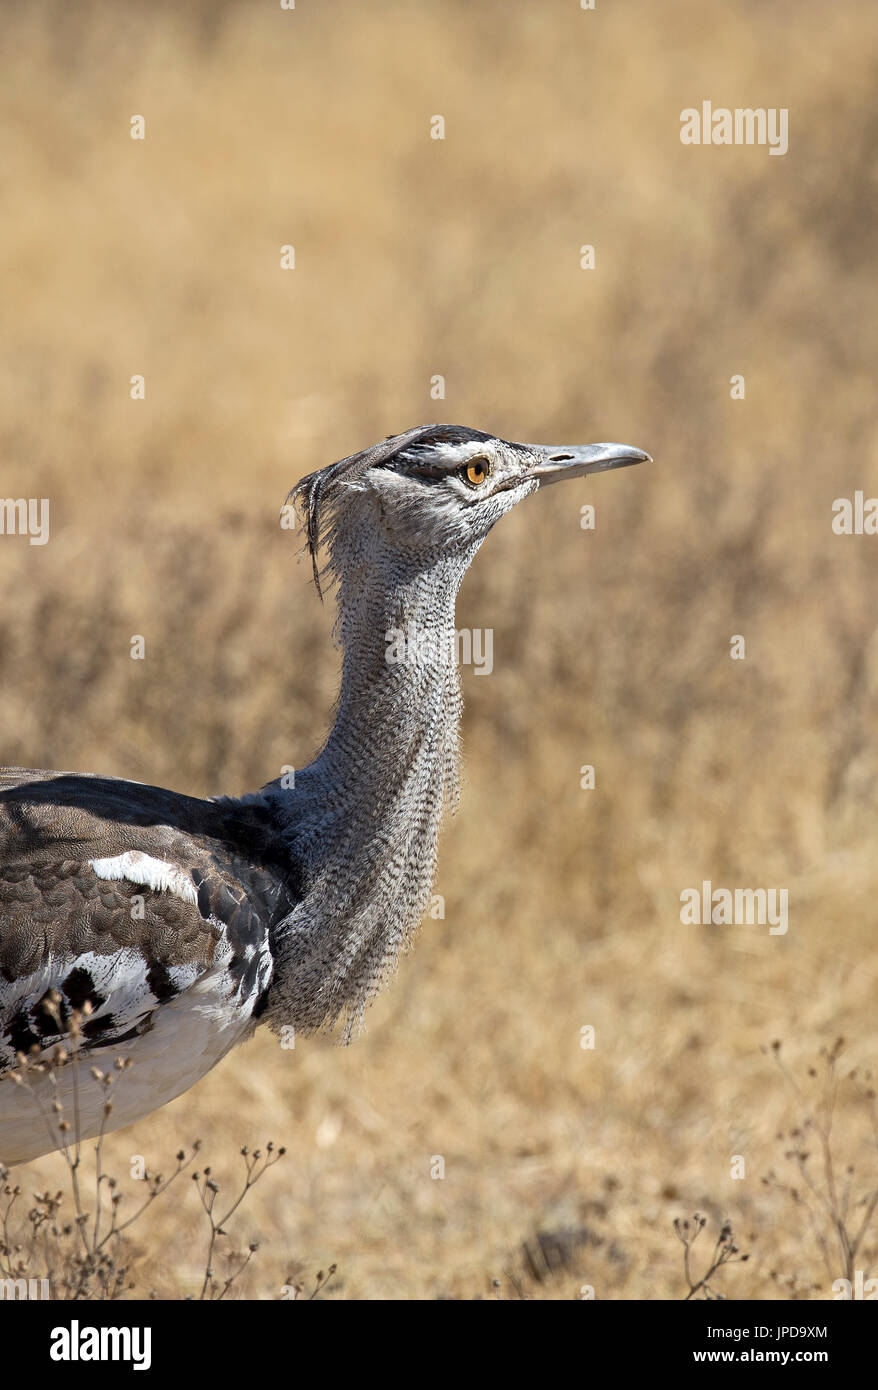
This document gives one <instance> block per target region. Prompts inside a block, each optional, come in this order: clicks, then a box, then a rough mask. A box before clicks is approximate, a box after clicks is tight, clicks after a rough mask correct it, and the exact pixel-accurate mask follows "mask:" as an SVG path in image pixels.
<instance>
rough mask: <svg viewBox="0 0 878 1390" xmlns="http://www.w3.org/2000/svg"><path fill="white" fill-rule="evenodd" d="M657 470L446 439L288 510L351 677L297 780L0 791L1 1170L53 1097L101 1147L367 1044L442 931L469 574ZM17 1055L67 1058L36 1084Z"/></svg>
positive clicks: (324, 484) (307, 492) (59, 778)
mask: <svg viewBox="0 0 878 1390" xmlns="http://www.w3.org/2000/svg"><path fill="white" fill-rule="evenodd" d="M648 458H649V455H648V454H645V453H643V452H642V451H641V450H640V449H634V448H630V447H628V446H627V445H623V444H588V445H577V446H573V447H570V448H550V447H547V446H544V445H536V444H515V443H510V442H509V441H508V440H504V439H499V438H495V437H494V436H493V435H490V434H485V433H484V432H483V431H481V430H474V429H468V428H465V427H463V426H459V425H426V426H422V427H420V428H416V429H410V430H407V431H406V432H405V433H404V434H399V435H395V436H393V437H391V438H389V439H386V440H384V441H383V443H380V444H376V445H374V446H373V447H372V448H369V449H365V450H363V452H362V453H358V454H354V455H352V456H351V457H349V458H345V459H342V460H341V461H340V462H338V463H334V464H332V465H331V466H330V467H328V468H324V469H322V470H320V471H319V472H316V473H312V474H310V475H309V476H308V477H306V478H303V479H302V480H301V482H300V483H298V485H297V486H296V487H295V488H294V489H293V492H292V493H291V494H290V496H291V498H292V499H293V504H292V505H293V506H294V507H295V508H296V510H297V511H298V514H299V515H300V517H301V518H302V521H303V524H304V527H305V532H306V536H307V542H308V546H309V547H310V552H311V558H312V562H313V565H314V577H315V580H316V582H317V587H318V590H319V589H320V582H321V578H323V579H324V580H325V579H329V580H330V581H333V582H334V583H335V584H336V586H337V603H338V625H337V632H338V636H339V639H340V645H341V647H342V651H343V664H342V677H341V690H340V695H339V700H338V707H337V717H336V720H335V724H334V727H333V729H332V731H331V733H330V734H329V737H328V739H327V741H326V744H325V746H324V747H323V749H322V751H321V752H320V754H319V755H318V756H317V758H316V759H315V760H314V761H313V762H312V763H310V765H309V766H307V767H305V768H303V769H302V770H300V771H297V772H296V773H295V775H294V778H293V779H290V778H289V777H286V778H281V779H279V780H278V781H276V782H271V783H269V784H268V785H267V786H264V787H263V788H262V789H261V791H258V792H255V793H254V794H252V795H249V796H245V797H243V798H241V799H239V800H232V799H229V798H223V797H220V798H217V799H211V800H206V801H201V800H198V799H196V798H193V797H190V796H182V795H179V794H178V793H175V792H170V791H163V790H160V789H158V788H156V787H150V786H144V785H141V784H140V783H135V782H126V781H122V780H117V779H115V778H109V777H98V776H85V775H74V774H71V773H53V772H33V771H26V770H23V769H20V768H13V769H7V770H5V771H3V772H0V1078H2V1079H0V1162H3V1163H5V1164H7V1165H9V1164H13V1163H20V1162H24V1161H26V1160H27V1159H30V1158H34V1157H36V1156H37V1155H39V1154H41V1153H45V1152H48V1151H49V1150H51V1149H52V1148H55V1147H57V1145H58V1137H57V1128H53V1127H52V1126H51V1125H47V1124H46V1121H45V1110H46V1103H47V1102H48V1101H50V1100H51V1099H52V1098H53V1097H54V1098H56V1099H60V1101H61V1103H62V1105H63V1106H65V1110H67V1109H68V1108H70V1107H71V1105H72V1103H73V1102H74V1101H75V1109H76V1123H77V1128H78V1134H79V1137H80V1138H82V1139H87V1138H90V1137H94V1136H95V1135H96V1134H98V1133H99V1132H100V1131H101V1129H102V1127H103V1129H104V1130H111V1129H118V1128H119V1127H121V1126H122V1125H127V1124H130V1123H131V1122H132V1121H133V1120H136V1119H138V1118H139V1117H141V1116H143V1115H146V1114H148V1113H149V1112H150V1111H152V1110H155V1109H157V1108H158V1107H159V1106H161V1105H163V1104H165V1103H166V1102H167V1101H169V1100H171V1099H172V1098H173V1097H174V1096H177V1095H179V1094H180V1093H181V1092H182V1091H185V1090H186V1089H187V1088H188V1087H189V1086H191V1085H193V1083H194V1082H196V1081H197V1080H198V1079H199V1078H200V1077H202V1076H204V1074H205V1073H206V1072H207V1071H209V1070H210V1068H211V1067H213V1066H215V1064H216V1063H217V1062H218V1061H219V1060H220V1058H221V1057H223V1056H224V1055H225V1053H226V1052H228V1050H229V1048H230V1047H232V1046H233V1045H234V1044H235V1043H237V1042H240V1041H242V1040H243V1039H244V1038H246V1037H248V1036H249V1035H250V1033H251V1032H252V1031H253V1029H254V1027H255V1026H256V1024H257V1023H267V1024H268V1025H269V1026H270V1027H272V1028H273V1029H275V1030H276V1031H278V1032H280V1031H282V1030H283V1029H284V1028H285V1027H286V1028H287V1029H289V1028H290V1027H292V1028H293V1029H295V1030H305V1031H311V1030H315V1029H318V1028H321V1027H323V1026H331V1025H333V1024H335V1023H337V1022H339V1021H342V1022H343V1023H344V1024H345V1026H346V1028H347V1029H348V1032H350V1030H351V1028H352V1027H356V1025H357V1024H358V1022H359V1020H360V1019H361V1017H362V1014H363V1011H364V1009H365V1007H366V1004H367V1003H368V1001H369V999H370V998H371V996H372V995H373V994H374V993H376V992H377V990H378V989H379V987H380V986H381V984H382V983H383V981H384V980H385V978H386V977H387V975H388V973H389V972H390V970H391V968H392V967H393V964H394V962H395V960H396V958H397V955H398V953H399V951H400V948H401V946H402V945H403V944H404V943H405V942H406V940H407V938H408V937H409V936H410V934H411V933H412V931H413V930H414V929H415V927H416V926H417V925H418V923H419V921H420V919H421V917H422V916H423V915H424V912H425V910H426V907H427V905H428V902H429V895H430V889H431V885H432V880H433V873H434V869H435V864H436V843H437V837H438V832H439V822H440V818H441V814H442V811H443V807H444V806H445V805H446V804H447V803H448V802H449V801H450V800H453V798H454V796H455V785H456V769H457V759H458V725H459V720H460V712H461V696H460V686H459V679H458V673H457V669H456V663H455V660H454V630H455V598H456V595H457V591H458V588H459V586H460V583H461V580H462V579H463V576H464V574H465V572H466V570H467V567H468V566H469V564H470V562H471V561H472V559H473V557H474V555H475V554H476V551H477V550H478V549H479V546H480V545H481V544H482V541H483V540H484V539H485V536H486V535H487V534H488V532H489V531H490V529H491V527H492V526H493V525H494V524H495V522H497V521H499V520H500V518H501V517H502V516H505V515H506V513H507V512H509V511H511V510H512V508H513V507H514V506H516V504H517V503H519V502H521V501H523V500H524V498H525V497H528V496H529V495H530V494H531V493H533V492H536V491H537V490H538V489H539V488H541V487H545V486H546V485H547V484H548V483H554V482H557V481H558V480H559V479H564V478H577V477H581V476H582V475H583V474H589V473H596V472H601V471H603V470H607V469H614V468H621V467H624V466H625V465H627V464H634V463H639V462H641V461H642V460H645V459H648ZM288 500H289V499H288ZM324 550H325V554H326V556H327V559H326V564H325V567H324V569H323V570H322V571H321V570H319V568H318V552H321V553H323V552H324ZM391 632H393V633H396V634H400V633H401V634H403V645H402V649H401V651H400V647H399V644H397V646H396V648H395V657H394V659H393V660H390V659H388V658H389V653H390V648H389V646H388V634H390V633H391ZM406 637H407V638H408V646H406V645H405V639H406ZM288 782H291V783H292V784H291V785H287V783H288ZM59 1049H60V1051H59ZM21 1054H25V1056H26V1057H28V1058H31V1057H33V1058H34V1059H36V1060H37V1061H38V1060H39V1059H40V1058H41V1057H43V1058H45V1057H47V1056H52V1055H54V1056H55V1057H56V1059H57V1058H58V1057H59V1056H61V1057H62V1058H63V1057H64V1056H66V1057H67V1058H68V1059H69V1060H68V1061H67V1062H66V1063H65V1062H63V1061H62V1062H61V1064H60V1065H55V1066H53V1067H51V1068H48V1069H45V1070H44V1069H42V1068H40V1067H39V1066H36V1067H32V1066H27V1067H26V1069H25V1075H26V1076H28V1077H29V1078H30V1081H29V1084H28V1086H22V1085H20V1084H17V1083H16V1084H12V1083H13V1081H14V1079H15V1076H16V1075H19V1074H20V1070H19V1069H20V1067H21V1064H22V1058H21ZM117 1057H122V1058H130V1059H131V1060H132V1061H133V1063H134V1065H133V1066H132V1067H131V1068H130V1070H128V1071H127V1072H126V1073H125V1076H124V1078H123V1080H122V1082H121V1083H120V1084H119V1085H118V1086H117V1088H116V1090H115V1093H114V1094H115V1102H114V1108H113V1111H112V1115H111V1116H110V1117H109V1118H108V1117H107V1116H106V1115H105V1114H104V1113H103V1112H104V1102H105V1094H106V1093H105V1092H104V1090H103V1088H102V1086H101V1084H100V1082H99V1080H97V1079H95V1078H94V1077H93V1076H92V1071H93V1069H95V1068H96V1067H97V1066H98V1064H100V1063H103V1065H104V1066H106V1065H107V1064H108V1063H112V1062H113V1061H114V1060H115V1059H116V1058H117ZM3 1073H7V1075H5V1077H3ZM9 1073H12V1074H11V1075H10V1074H9ZM50 1086H54V1087H55V1088H56V1089H55V1090H52V1091H50V1090H49V1089H48V1088H49V1087H50ZM41 1087H42V1088H44V1094H42V1095H41V1093H40V1088H41Z"/></svg>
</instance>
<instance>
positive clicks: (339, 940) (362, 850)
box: [268, 528, 479, 1037]
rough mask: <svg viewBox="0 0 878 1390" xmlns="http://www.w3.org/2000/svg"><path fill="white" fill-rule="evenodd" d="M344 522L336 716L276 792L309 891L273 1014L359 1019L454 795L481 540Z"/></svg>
mask: <svg viewBox="0 0 878 1390" xmlns="http://www.w3.org/2000/svg"><path fill="white" fill-rule="evenodd" d="M368 540H369V542H370V551H371V553H369V551H367V549H366V545H365V542H366V537H365V536H358V535H357V534H356V528H355V529H354V533H353V534H351V533H349V534H347V535H346V537H345V539H344V541H343V542H341V543H339V544H337V546H336V548H335V550H334V553H333V566H334V568H335V569H336V570H337V572H338V574H339V592H338V607H339V618H338V624H337V636H338V639H339V641H340V644H341V647H342V650H343V653H344V657H343V669H342V682H341V691H340V696H339V703H338V712H337V717H336V721H335V725H334V727H333V729H332V732H331V733H330V735H329V738H328V740H327V742H326V745H325V746H324V748H323V750H322V752H321V753H320V755H319V756H318V757H317V758H316V760H315V761H314V762H313V763H311V764H310V765H309V766H308V767H306V768H305V769H303V770H302V771H301V772H300V773H297V775H296V785H295V789H294V790H293V791H290V792H287V793H280V794H279V795H280V796H281V798H282V800H281V814H282V816H283V818H284V819H285V820H286V823H287V831H286V835H285V838H286V840H287V843H288V846H289V852H290V855H291V857H292V858H293V859H294V860H295V862H296V864H297V866H298V868H299V871H300V873H301V874H302V878H303V887H304V892H305V896H304V898H303V901H302V902H301V903H300V904H299V905H298V906H297V907H296V909H295V911H294V912H293V913H292V914H291V915H290V916H289V917H288V918H287V919H286V920H285V921H284V922H283V923H282V924H281V926H280V928H279V929H278V930H277V931H276V933H275V940H274V943H273V952H274V955H275V959H276V969H275V976H274V980H273V983H272V988H271V992H270V996H269V1005H268V1021H269V1022H270V1023H272V1024H273V1025H274V1026H275V1027H280V1026H283V1025H289V1024H293V1025H294V1026H295V1027H297V1028H301V1029H305V1030H312V1029H315V1028H319V1027H321V1026H323V1025H325V1024H329V1025H331V1024H332V1023H334V1022H336V1020H338V1019H339V1018H343V1020H344V1024H345V1028H346V1036H347V1037H350V1036H351V1034H352V1033H353V1032H354V1031H356V1029H357V1027H358V1026H359V1024H360V1023H361V1020H362V1015H363V1012H364V1010H365V1007H366V1004H367V1003H368V1001H369V999H370V998H371V997H372V996H373V995H374V994H375V993H376V992H377V991H378V990H379V989H380V988H381V985H382V984H383V982H384V980H385V979H386V977H387V975H388V974H389V973H390V972H391V971H392V969H393V967H394V965H395V962H396V959H397V956H398V954H399V952H400V950H401V949H403V948H404V947H405V945H406V943H407V941H408V939H409V938H410V936H411V934H412V932H413V931H414V929H415V928H416V927H417V925H418V923H419V922H420V920H421V918H422V917H423V915H424V913H425V911H426V909H427V906H428V904H429V898H430V890H431V886H432V882H433V877H434V873H435V868H436V846H437V840H438V835H439V826H440V821H441V818H442V813H443V810H444V808H445V806H446V804H448V803H451V804H452V805H453V804H454V803H455V802H456V797H457V764H458V742H459V724H460V714H461V705H462V701H461V694H460V680H459V676H458V671H457V664H456V659H455V650H454V632H455V600H456V596H457V591H458V589H459V587H460V583H461V580H462V578H463V576H464V574H465V572H466V569H467V567H468V566H469V563H470V561H471V560H472V557H473V555H474V554H475V552H476V550H477V549H478V545H479V542H478V541H476V542H474V543H473V544H472V545H471V546H470V547H468V548H467V550H466V551H465V552H460V551H458V552H456V553H453V554H445V555H437V556H436V557H434V559H433V561H432V563H430V564H426V565H425V564H424V557H423V556H420V557H418V563H412V564H411V565H410V566H409V565H407V564H406V563H405V561H403V560H401V559H400V557H399V555H398V554H397V555H395V556H393V557H390V556H376V555H375V553H374V548H375V533H374V530H372V531H371V534H370V535H369V536H368Z"/></svg>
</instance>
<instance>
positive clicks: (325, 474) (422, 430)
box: [288, 425, 650, 591]
mask: <svg viewBox="0 0 878 1390" xmlns="http://www.w3.org/2000/svg"><path fill="white" fill-rule="evenodd" d="M649 457H650V456H649V454H646V453H644V452H643V450H642V449H635V448H633V447H631V446H630V445H628V444H573V445H563V446H560V445H559V446H550V445H546V444H519V443H514V442H513V441H511V440H508V439H499V438H498V437H497V436H495V435H492V434H486V433H485V431H484V430H474V429H469V428H468V427H467V426H465V425H422V426H419V427H418V428H416V429H411V430H406V431H405V433H403V434H396V435H391V436H390V437H389V438H388V439H385V440H383V441H382V442H381V443H380V444H374V445H372V446H371V448H368V449H364V450H362V452H361V453H358V454H352V455H351V456H350V457H349V458H345V459H340V460H339V462H338V463H333V464H330V465H329V467H328V468H322V469H320V470H319V471H318V472H316V473H311V474H309V475H308V476H307V477H305V478H302V479H301V481H300V482H299V483H297V484H296V486H295V487H294V488H293V490H292V492H291V493H290V497H291V498H293V500H294V503H295V505H296V506H297V508H298V509H299V512H300V515H301V517H302V520H303V523H304V526H305V531H306V535H307V541H308V546H309V549H310V552H311V559H312V563H313V566H314V579H315V582H316V584H317V588H318V591H319V589H320V573H319V569H318V562H317V553H318V549H319V547H320V545H321V544H322V543H324V542H325V543H326V545H327V547H328V549H329V553H330V568H332V567H333V566H332V556H333V555H334V553H335V548H336V547H335V542H336V540H337V539H338V538H339V537H340V536H342V535H344V534H345V533H348V534H349V533H350V532H351V531H353V530H356V531H359V530H360V529H361V527H362V526H363V525H366V526H369V527H370V528H372V531H373V534H374V533H376V532H378V533H380V534H381V538H382V540H383V542H384V547H385V548H386V550H388V551H389V552H391V553H392V554H394V555H396V556H398V557H399V559H400V561H401V562H402V561H407V562H410V563H413V564H414V565H423V564H429V563H430V562H431V561H433V560H435V559H436V558H437V557H438V556H439V555H444V554H448V553H449V552H452V553H453V552H457V553H459V554H460V555H461V556H462V557H471V555H472V554H474V553H475V550H476V549H477V548H478V546H479V544H481V542H482V540H484V538H485V536H486V535H487V534H488V532H489V531H490V529H491V527H492V526H494V525H495V524H496V523H497V522H498V521H499V520H500V518H501V517H502V516H505V515H506V513H507V512H510V511H511V510H512V508H513V507H515V506H516V505H517V504H518V503H519V502H521V501H523V500H524V498H525V497H528V496H530V494H531V493H533V492H537V491H538V490H539V489H540V488H542V487H546V486H548V484H550V483H556V482H559V481H562V480H563V479H565V478H580V477H583V476H584V475H586V474H589V473H603V472H609V471H610V470H611V469H614V468H625V467H627V466H628V465H629V464H634V463H642V462H645V461H648V460H649ZM288 500H289V499H288Z"/></svg>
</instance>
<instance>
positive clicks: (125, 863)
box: [88, 849, 198, 903]
mask: <svg viewBox="0 0 878 1390" xmlns="http://www.w3.org/2000/svg"><path fill="white" fill-rule="evenodd" d="M88 863H89V867H90V868H91V869H93V870H94V872H95V873H96V874H97V876H98V878H103V879H108V880H114V879H115V880H117V881H118V880H120V879H125V880H127V882H128V883H140V884H142V885H143V887H144V888H152V889H154V890H155V891H156V892H161V891H164V892H167V893H173V895H174V897H175V898H182V899H183V901H184V902H186V903H197V901H198V893H197V892H196V890H195V884H194V883H193V882H192V880H191V878H190V877H189V875H188V874H186V873H184V872H183V870H182V869H178V868H177V867H176V865H174V864H168V863H166V861H165V860H164V859H154V858H153V856H152V855H151V854H144V853H143V851H142V850H139V849H129V850H126V852H125V853H124V854H117V855H116V856H115V857H114V858H112V859H89V861H88Z"/></svg>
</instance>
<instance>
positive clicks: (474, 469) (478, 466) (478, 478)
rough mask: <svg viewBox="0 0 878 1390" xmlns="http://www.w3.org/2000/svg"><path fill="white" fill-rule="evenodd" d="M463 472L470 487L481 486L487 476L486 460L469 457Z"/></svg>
mask: <svg viewBox="0 0 878 1390" xmlns="http://www.w3.org/2000/svg"><path fill="white" fill-rule="evenodd" d="M463 474H464V477H465V478H466V480H467V482H468V483H469V485H470V487H481V485H482V483H483V482H484V481H485V479H486V478H487V476H488V460H487V459H470V461H469V463H468V464H467V465H466V467H465V468H464V470H463Z"/></svg>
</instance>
